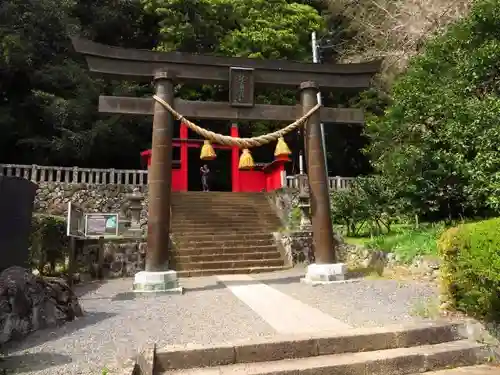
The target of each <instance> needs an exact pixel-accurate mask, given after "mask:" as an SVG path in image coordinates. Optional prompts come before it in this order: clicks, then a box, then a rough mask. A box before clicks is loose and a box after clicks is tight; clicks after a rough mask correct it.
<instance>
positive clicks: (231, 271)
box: [177, 266, 286, 278]
mask: <svg viewBox="0 0 500 375" xmlns="http://www.w3.org/2000/svg"><path fill="white" fill-rule="evenodd" d="M285 268H286V267H281V266H280V267H248V268H231V269H227V268H222V269H214V270H189V271H179V272H177V276H178V277H181V278H183V277H199V276H213V275H238V274H251V273H263V272H274V271H280V270H283V269H285Z"/></svg>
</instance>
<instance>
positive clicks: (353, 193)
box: [330, 176, 398, 236]
mask: <svg viewBox="0 0 500 375" xmlns="http://www.w3.org/2000/svg"><path fill="white" fill-rule="evenodd" d="M330 201H331V212H332V220H333V222H334V223H337V224H343V225H345V226H346V229H347V233H346V234H347V235H348V236H356V235H357V234H359V231H360V230H361V228H363V227H365V226H368V227H369V228H370V232H371V233H374V234H380V233H382V231H383V229H385V230H386V231H387V232H389V231H390V230H391V223H392V220H393V218H394V216H395V215H396V214H397V212H398V206H397V204H396V199H395V197H394V194H393V189H391V188H390V186H389V185H388V184H387V183H386V180H385V179H384V178H383V177H382V176H370V177H358V178H356V179H355V180H354V181H353V183H352V184H351V186H350V188H349V189H347V190H339V191H334V192H333V193H332V194H331V200H330Z"/></svg>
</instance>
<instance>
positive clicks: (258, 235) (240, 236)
mask: <svg viewBox="0 0 500 375" xmlns="http://www.w3.org/2000/svg"><path fill="white" fill-rule="evenodd" d="M176 240H178V241H179V242H182V243H183V244H189V243H192V242H206V241H217V242H219V241H239V240H245V241H246V240H271V241H272V240H274V237H273V235H272V234H271V233H269V232H252V233H249V232H248V231H247V233H218V234H208V235H205V234H193V235H191V236H182V237H181V236H175V235H174V241H176Z"/></svg>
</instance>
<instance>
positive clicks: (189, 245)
mask: <svg viewBox="0 0 500 375" xmlns="http://www.w3.org/2000/svg"><path fill="white" fill-rule="evenodd" d="M280 227H281V222H280V220H279V218H278V217H277V215H276V213H275V212H274V211H273V209H272V207H271V205H270V203H269V201H268V200H267V198H266V195H265V193H226V192H182V193H180V192H177V193H172V228H171V233H172V239H173V241H174V251H172V252H171V259H170V261H171V265H172V268H173V269H175V270H176V271H177V272H178V275H179V276H180V277H191V276H208V275H217V274H238V273H255V272H269V271H275V270H280V269H283V268H284V260H283V257H282V255H281V253H280V252H279V250H278V248H277V246H276V244H275V241H274V237H273V234H272V233H273V232H276V231H277V230H278V229H279V228H280Z"/></svg>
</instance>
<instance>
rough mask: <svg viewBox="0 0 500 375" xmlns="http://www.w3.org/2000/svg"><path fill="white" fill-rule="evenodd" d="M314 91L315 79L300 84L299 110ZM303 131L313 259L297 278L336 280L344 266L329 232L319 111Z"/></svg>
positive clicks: (310, 103)
mask: <svg viewBox="0 0 500 375" xmlns="http://www.w3.org/2000/svg"><path fill="white" fill-rule="evenodd" d="M318 91H319V86H318V85H317V83H316V82H312V81H308V82H303V83H302V84H301V85H300V101H301V104H302V113H303V114H306V113H307V112H308V111H310V110H311V108H313V107H314V106H316V104H317V103H318ZM304 133H305V136H304V143H305V150H306V164H307V175H308V182H309V197H310V201H311V224H312V232H313V233H312V234H313V249H314V256H315V263H314V264H310V265H309V266H308V267H307V273H306V275H305V277H304V278H303V279H301V281H302V282H304V283H307V284H326V283H332V282H337V281H341V280H344V275H345V273H346V271H347V267H346V265H345V264H343V263H337V250H338V247H339V243H338V241H337V240H336V238H335V237H334V234H333V226H332V219H331V214H330V195H329V192H328V176H327V174H326V167H325V152H326V150H325V149H324V148H323V142H322V141H321V125H320V116H319V111H316V113H313V114H312V115H311V117H309V120H308V121H307V122H306V128H305V132H304Z"/></svg>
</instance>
